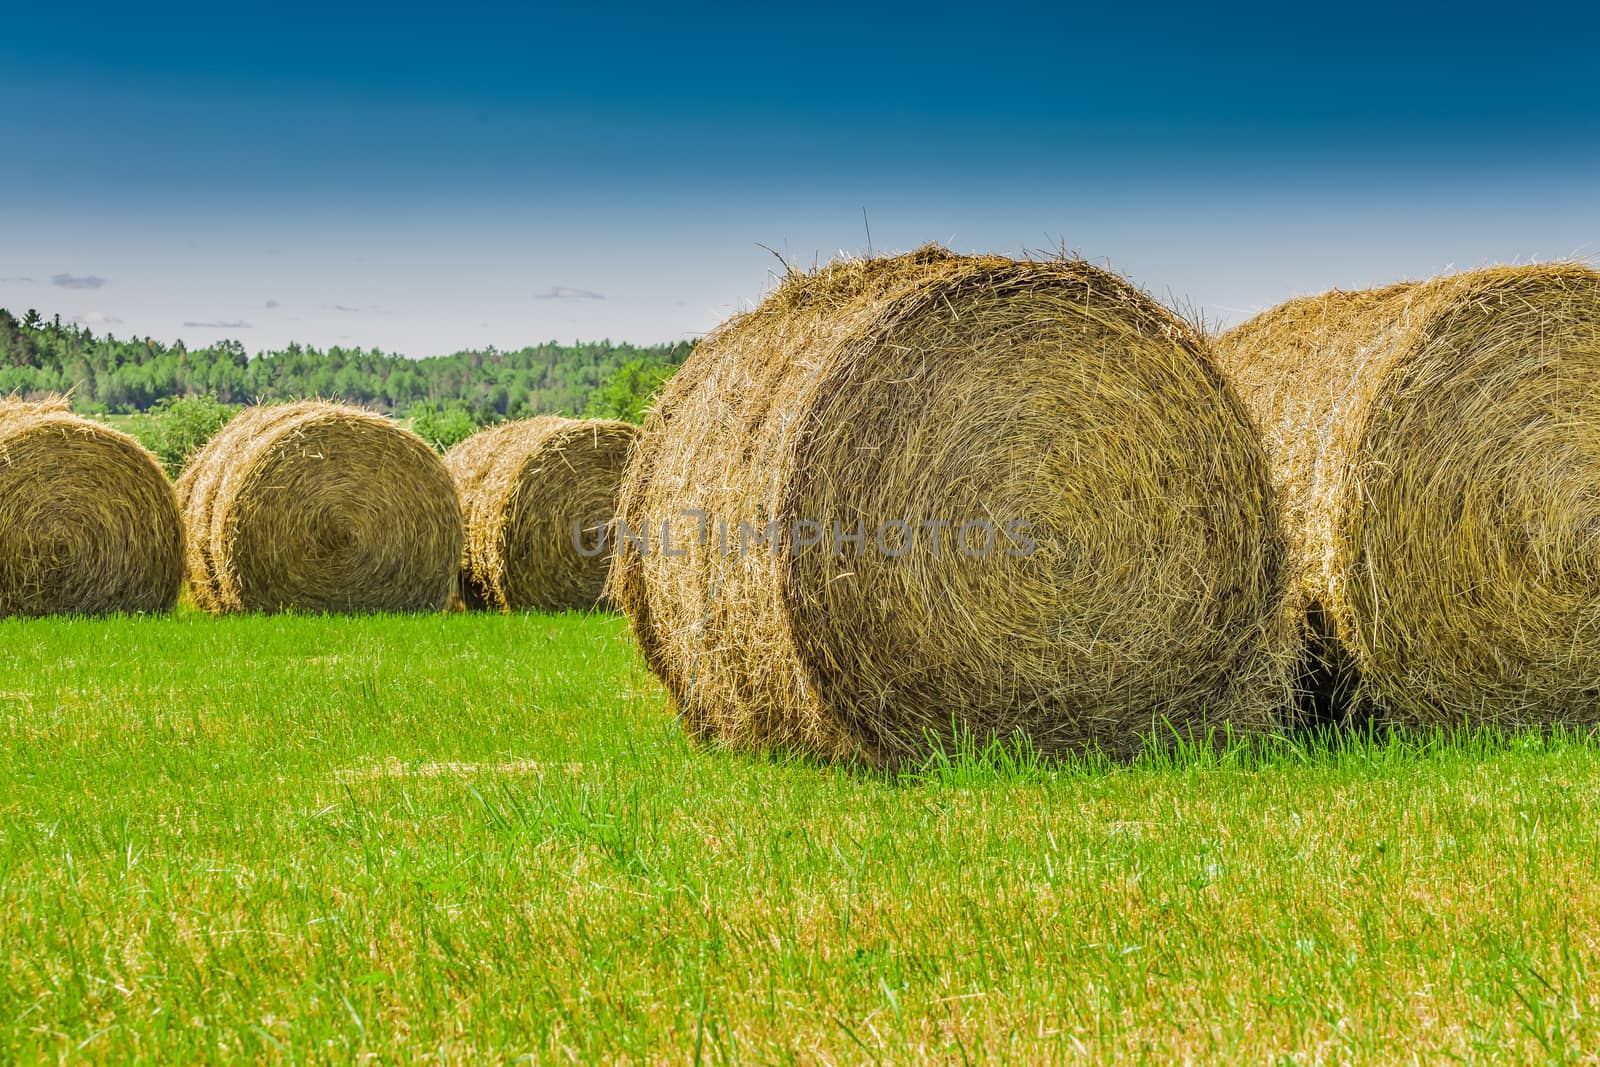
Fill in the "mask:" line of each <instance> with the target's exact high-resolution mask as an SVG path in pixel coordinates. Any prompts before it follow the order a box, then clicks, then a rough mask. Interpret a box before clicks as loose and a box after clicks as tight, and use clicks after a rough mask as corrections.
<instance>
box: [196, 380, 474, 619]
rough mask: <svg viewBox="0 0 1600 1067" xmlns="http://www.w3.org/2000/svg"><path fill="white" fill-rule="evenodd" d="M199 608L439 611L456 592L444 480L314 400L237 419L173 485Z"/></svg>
mask: <svg viewBox="0 0 1600 1067" xmlns="http://www.w3.org/2000/svg"><path fill="white" fill-rule="evenodd" d="M178 492H179V496H180V498H181V501H182V506H183V516H184V523H185V526H186V528H187V530H188V535H189V545H190V548H189V552H188V573H189V585H190V591H191V595H192V596H193V598H194V601H195V603H196V605H197V606H199V607H201V608H203V609H204V610H206V611H209V612H213V613H223V612H236V611H261V612H274V611H286V610H293V611H305V612H374V611H437V610H442V609H443V608H445V607H446V606H447V605H448V603H449V601H450V597H451V595H452V593H453V591H454V587H455V577H456V570H457V568H458V566H459V564H460V559H461V539H462V531H461V507H460V504H459V502H458V501H457V499H456V492H455V486H454V484H453V483H452V482H451V480H450V473H449V472H448V471H447V470H445V467H444V463H443V462H442V461H441V460H440V459H439V457H438V455H437V454H436V453H435V452H434V451H433V449H431V448H429V447H428V445H427V444H426V443H425V442H424V441H423V440H422V439H421V438H420V437H418V436H416V435H415V434H413V433H411V432H410V431H409V430H406V429H404V428H402V427H400V426H398V425H396V424H395V423H394V421H393V420H391V419H388V418H385V417H384V416H382V415H377V414H374V413H373V412H370V411H365V410H363V409H361V408H354V407H346V406H343V405H339V404H329V403H324V402H321V401H303V402H300V403H294V404H280V405H267V406H259V407H253V408H247V409H246V410H244V411H243V412H241V413H240V414H238V415H237V416H235V417H234V418H233V420H232V421H230V422H229V423H228V425H227V426H225V427H223V428H222V430H221V431H220V432H218V433H217V434H216V435H215V436H214V437H213V438H212V439H211V440H210V441H208V442H207V443H206V446H205V447H204V448H203V449H201V450H200V452H199V453H198V454H197V455H196V456H195V458H194V459H193V460H192V461H191V462H190V464H189V466H188V467H187V468H186V469H185V470H184V472H183V475H182V476H181V477H180V478H179V479H178Z"/></svg>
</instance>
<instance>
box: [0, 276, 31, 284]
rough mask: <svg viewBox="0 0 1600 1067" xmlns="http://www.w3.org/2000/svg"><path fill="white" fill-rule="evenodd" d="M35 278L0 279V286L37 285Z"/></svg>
mask: <svg viewBox="0 0 1600 1067" xmlns="http://www.w3.org/2000/svg"><path fill="white" fill-rule="evenodd" d="M38 284H39V280H38V279H37V278H20V277H19V278H0V285H38Z"/></svg>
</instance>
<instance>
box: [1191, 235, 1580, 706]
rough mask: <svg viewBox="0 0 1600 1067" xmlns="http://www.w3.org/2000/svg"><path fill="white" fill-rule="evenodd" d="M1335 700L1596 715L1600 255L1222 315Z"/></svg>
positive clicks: (1312, 663)
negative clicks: (1599, 268)
mask: <svg viewBox="0 0 1600 1067" xmlns="http://www.w3.org/2000/svg"><path fill="white" fill-rule="evenodd" d="M1218 349H1219V354H1220V358H1221V359H1222V360H1223V362H1224V364H1225V366H1226V368H1227V369H1228V371H1229V373H1230V375H1231V377H1232V378H1233V379H1234V381H1235V382H1236V383H1237V384H1238V386H1239V388H1240V390H1241V392H1242V395H1243V396H1244V397H1245V399H1246V401H1247V403H1248V404H1249V406H1250V407H1251V409H1252V411H1253V412H1254V414H1255V417H1256V419H1257V420H1258V422H1259V423H1260V425H1261V427H1262V429H1263V432H1264V435H1265V438H1266V442H1267V445H1268V448H1269V452H1270V454H1271V457H1272V463H1273V472H1274V479H1275V481H1276V482H1277V484H1278V486H1279V488H1280V490H1281V496H1282V500H1283V505H1284V509H1285V518H1286V521H1285V526H1286V530H1287V536H1288V537H1289V540H1290V544H1291V547H1292V555H1293V557H1294V560H1295V563H1294V572H1295V575H1296V580H1295V582H1294V583H1293V588H1294V590H1295V593H1294V595H1295V598H1296V609H1297V610H1298V611H1299V612H1301V613H1302V614H1303V615H1304V617H1305V618H1306V620H1307V623H1306V630H1307V635H1306V636H1307V640H1308V643H1309V645H1308V650H1307V651H1308V665H1309V667H1310V668H1315V669H1311V670H1308V677H1316V676H1317V675H1319V674H1320V675H1321V678H1320V681H1321V684H1323V685H1324V686H1327V687H1330V688H1331V689H1332V690H1333V691H1334V692H1335V693H1337V694H1338V695H1339V697H1340V699H1339V701H1338V704H1337V705H1336V706H1335V708H1333V709H1332V710H1333V711H1335V713H1339V714H1350V713H1351V711H1352V710H1359V711H1361V712H1362V713H1373V714H1375V715H1376V717H1377V718H1378V719H1379V720H1380V721H1384V722H1388V723H1392V724H1398V725H1409V726H1439V725H1456V724H1461V723H1463V722H1473V723H1495V724H1501V725H1508V726H1509V725H1518V724H1532V723H1537V724H1550V723H1574V724H1575V723H1595V722H1600V274H1597V273H1596V272H1595V271H1593V270H1591V269H1590V268H1588V267H1586V266H1582V265H1577V264H1555V265H1546V266H1528V267H1503V268H1494V269H1489V270H1479V271H1472V272H1469V273H1465V274H1458V275H1455V276H1452V277H1446V278H1441V279H1438V280H1435V281H1430V282H1423V283H1417V284H1408V285H1397V286H1394V287H1392V288H1387V289H1378V290H1374V291H1370V292H1353V293H1352V292H1337V291H1335V292H1331V293H1328V294H1326V295H1323V296H1315V297H1309V298H1305V299H1301V300H1294V301H1291V302H1290V303H1287V304H1284V305H1283V306H1281V307H1278V308H1276V309H1274V310H1271V311H1268V312H1266V313H1265V314H1263V315H1260V316H1257V317H1256V318H1254V319H1252V320H1250V321H1249V322H1247V323H1245V324H1244V325H1242V326H1240V327H1238V328H1237V329H1234V330H1232V331H1230V332H1229V333H1227V334H1226V335H1224V336H1223V337H1222V338H1221V339H1220V340H1219V343H1218Z"/></svg>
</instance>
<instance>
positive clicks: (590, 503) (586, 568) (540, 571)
mask: <svg viewBox="0 0 1600 1067" xmlns="http://www.w3.org/2000/svg"><path fill="white" fill-rule="evenodd" d="M638 432H639V431H638V427H636V426H634V425H632V424H630V423H626V422H616V421H612V420H609V419H567V418H561V417H560V416H555V415H547V416H543V417H540V418H535V419H525V420H522V421H519V422H508V423H504V424H502V425H500V426H495V427H492V428H490V429H487V430H483V431H481V432H479V433H476V434H473V435H472V436H471V437H469V438H467V439H466V440H465V441H462V442H461V443H460V444H458V445H456V446H455V447H454V448H452V449H451V450H450V452H449V454H448V455H446V456H445V466H447V467H449V468H450V473H451V475H452V476H453V477H454V478H455V480H456V489H457V491H458V492H459V493H460V495H461V512H462V516H463V519H464V520H465V522H466V548H465V552H464V554H463V556H462V564H461V591H462V597H463V599H464V600H465V602H466V604H467V606H468V607H476V608H483V607H487V608H491V609H493V610H495V611H520V610H524V609H527V608H540V609H542V610H545V611H566V610H583V609H587V608H592V607H594V606H595V605H596V604H597V603H598V602H599V601H600V597H601V593H602V592H603V591H604V589H605V583H606V573H607V571H608V570H609V569H610V555H611V553H610V551H609V550H608V549H607V548H606V546H605V537H606V531H607V529H608V527H609V525H610V523H611V518H612V514H613V513H614V512H615V510H616V506H617V488H618V486H619V485H620V484H621V482H622V471H623V468H624V467H625V466H626V465H627V462H628V450H629V448H630V447H631V446H632V444H633V440H634V438H635V437H636V436H637V435H638Z"/></svg>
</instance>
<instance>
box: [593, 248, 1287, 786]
mask: <svg viewBox="0 0 1600 1067" xmlns="http://www.w3.org/2000/svg"><path fill="white" fill-rule="evenodd" d="M685 509H693V510H694V511H696V512H704V513H705V515H706V516H707V520H706V524H705V525H699V524H700V519H699V517H698V515H694V516H690V517H687V518H686V517H685V516H684V511H685ZM741 520H745V521H749V522H751V523H753V524H756V525H758V526H759V525H760V524H764V523H767V522H769V521H776V522H777V524H778V525H777V526H776V527H775V528H774V531H775V532H774V540H775V541H776V543H777V545H778V548H777V550H776V551H773V552H768V551H754V552H740V551H738V550H737V549H736V548H735V547H734V546H733V544H732V539H731V535H730V537H729V539H728V541H727V543H726V544H724V543H722V542H723V538H722V537H721V535H720V531H721V529H722V528H723V524H727V528H728V529H730V530H731V529H734V528H735V524H736V523H737V522H739V521H741ZM1018 520H1020V521H1022V522H1024V523H1025V524H1026V529H1027V530H1028V531H1029V532H1030V533H1029V536H1031V538H1032V539H1033V540H1034V541H1035V543H1036V550H1035V551H1033V552H1032V553H1031V554H1025V546H1023V545H1021V543H1020V542H1018V541H1017V540H1016V539H1014V538H1012V539H1011V540H1010V543H1009V544H1007V545H1006V546H1005V547H1004V548H1003V549H1002V548H1001V547H999V546H996V547H994V548H992V549H991V550H990V551H989V552H988V553H987V554H982V555H980V556H971V555H968V554H967V550H968V549H970V548H972V547H974V546H972V545H971V544H970V541H969V543H968V544H966V545H965V546H957V538H958V536H959V534H958V530H959V528H960V527H961V525H962V524H963V523H966V522H982V521H990V522H991V523H992V526H991V528H993V526H1001V527H1004V526H1005V525H1006V524H1009V523H1011V522H1013V521H1018ZM804 521H810V522H816V523H820V524H830V523H833V522H838V523H839V530H838V533H839V534H840V535H841V536H838V537H835V536H833V533H834V532H833V530H832V529H828V530H827V531H826V533H827V536H828V540H827V541H826V542H824V543H823V544H821V545H820V546H813V547H811V548H804V547H803V544H804V542H806V541H809V540H810V539H811V536H812V534H813V533H814V532H815V531H813V530H812V529H811V528H810V527H808V526H803V525H799V523H802V522H804ZM858 521H859V522H861V524H862V527H861V528H862V530H863V531H869V532H868V534H867V536H868V539H869V540H868V541H867V542H866V543H864V544H863V545H862V546H861V547H860V548H859V549H858V548H857V546H856V545H855V544H854V543H853V542H850V541H849V540H848V537H849V535H850V534H851V533H853V532H854V530H855V523H856V522H858ZM901 521H903V522H908V523H911V524H916V528H915V529H914V530H913V531H910V532H909V534H908V535H909V536H910V537H911V538H912V539H913V543H912V544H911V550H910V551H907V552H903V553H902V554H901V555H899V556H897V557H896V556H893V555H892V553H894V552H897V551H901V550H903V549H904V548H906V546H907V541H906V540H905V539H904V538H902V537H900V536H899V535H900V533H901V531H900V530H899V528H898V527H894V526H893V524H894V523H896V522H901ZM663 522H666V523H668V524H669V530H668V532H669V533H670V535H671V539H672V544H671V545H670V546H668V545H664V544H662V542H661V539H660V533H661V529H660V527H661V524H662V523H663ZM940 522H946V523H950V524H951V525H950V526H948V527H946V528H945V529H944V531H943V540H942V544H941V545H935V544H934V543H933V542H934V539H935V536H936V534H937V532H938V531H939V527H938V523H940ZM697 525H698V526H699V529H698V530H697V529H696V527H697ZM885 530H889V531H891V532H890V535H889V540H890V541H892V542H893V544H889V543H885V544H884V545H883V546H881V547H880V546H879V545H878V544H876V543H874V542H875V540H876V535H877V534H880V533H884V532H885ZM617 531H618V534H619V535H620V536H623V537H626V536H627V535H628V534H629V533H630V532H631V533H633V534H634V535H636V536H637V535H638V534H639V533H640V532H641V531H648V533H649V536H650V539H651V541H650V544H649V545H648V546H647V547H648V551H637V550H633V549H631V548H630V546H629V545H628V544H626V543H619V545H618V552H619V555H618V557H617V559H616V560H615V562H614V564H613V590H614V596H615V598H616V599H617V600H618V601H619V603H620V604H621V606H622V607H623V608H624V610H626V611H627V613H628V615H629V617H630V619H631V621H632V625H633V628H634V632H635V633H636V634H637V636H638V638H639V641H640V642H641V644H642V646H643V648H644V651H645V654H646V657H647V660H648V662H649V663H650V665H651V667H652V668H653V669H654V670H655V671H656V672H657V673H658V674H659V675H661V677H662V678H663V679H664V680H665V682H666V684H667V687H668V689H669V691H670V692H671V694H672V696H673V698H674V700H675V702H676V704H677V706H678V709H679V711H680V714H681V717H682V718H683V720H684V722H685V723H686V725H687V726H688V728H689V729H690V730H691V731H692V732H694V733H695V734H697V735H698V736H700V737H703V738H707V739H715V740H716V741H718V742H720V743H723V744H726V745H730V746H736V747H745V748H775V749H787V750H800V751H807V752H812V753H817V754H821V755H824V756H828V757H846V758H863V759H865V760H867V761H869V762H872V763H874V764H877V765H880V766H890V765H894V764H896V763H898V762H901V761H903V760H905V759H907V758H916V757H918V756H920V755H922V754H924V753H925V752H927V750H928V747H929V738H930V736H931V737H933V738H946V739H948V738H949V737H950V736H951V734H952V730H954V731H955V732H956V733H958V734H959V733H965V734H968V735H969V736H974V737H977V738H979V739H982V738H987V737H993V736H999V737H1010V736H1011V735H1013V734H1014V733H1015V732H1018V731H1020V732H1021V733H1023V734H1025V735H1026V736H1027V737H1028V738H1029V739H1030V740H1031V741H1032V743H1033V744H1034V745H1035V746H1037V748H1038V749H1040V750H1042V751H1044V752H1047V753H1055V752H1063V751H1070V750H1077V749H1083V748H1087V747H1099V748H1101V749H1104V750H1109V751H1112V752H1127V751H1129V750H1130V749H1132V748H1134V747H1136V746H1137V745H1138V744H1140V738H1141V736H1145V735H1155V736H1157V737H1160V736H1170V734H1171V733H1172V732H1177V733H1180V734H1194V735H1201V736H1203V735H1204V734H1205V733H1206V732H1208V731H1210V730H1212V729H1214V728H1217V727H1220V726H1222V725H1223V724H1227V723H1231V724H1233V725H1234V726H1236V727H1238V728H1240V729H1245V730H1248V729H1251V728H1255V727H1262V726H1266V725H1268V724H1270V723H1271V722H1272V721H1273V718H1274V715H1275V711H1276V709H1277V708H1278V707H1280V706H1281V701H1282V700H1283V699H1284V698H1285V697H1286V696H1287V692H1288V688H1287V663H1286V660H1285V656H1284V642H1283V640H1282V637H1281V634H1280V629H1281V616H1280V614H1279V612H1280V610H1281V598H1282V589H1281V575H1282V568H1281V565H1280V563H1281V561H1280V553H1281V546H1280V543H1279V539H1278V537H1277V533H1276V527H1275V518H1274V513H1273V507H1272V502H1271V498H1270V492H1269V483H1268V477H1267V467H1266V458H1265V456H1264V454H1263V453H1262V451H1261V448H1260V445H1259V443H1258V442H1257V441H1256V440H1255V438H1254V436H1253V434H1252V432H1251V428H1250V425H1249V421H1248V418H1247V416H1246V413H1245V411H1244V409H1243V407H1242V406H1241V405H1240V404H1239V402H1238V400H1237V399H1236V398H1235V397H1234V396H1233V395H1232V394H1231V392H1230V391H1229V390H1228V389H1227V387H1226V386H1225V384H1224V382H1223V381H1222V379H1221V377H1220V375H1219V374H1218V373H1217V372H1216V371H1215V369H1214V368H1213V367H1212V365H1211V362H1210V357H1209V355H1208V354H1207V351H1206V349H1205V347H1204V345H1203V343H1202V342H1201V341H1200V339H1199V338H1198V337H1197V336H1196V335H1195V334H1194V332H1193V331H1192V330H1190V329H1189V328H1188V327H1187V326H1185V325H1184V324H1182V323H1181V322H1179V321H1178V320H1177V319H1175V318H1174V317H1173V316H1172V315H1171V314H1170V313H1168V312H1167V311H1166V310H1164V309H1163V308H1161V307H1160V306H1158V305H1157V304H1156V303H1155V302H1153V301H1152V300H1150V299H1149V298H1147V297H1146V296H1144V295H1143V294H1142V293H1140V292H1138V291H1137V290H1135V289H1134V288H1133V287H1132V286H1130V285H1129V284H1127V283H1126V282H1124V281H1122V280H1121V279H1119V278H1117V277H1116V276H1114V275H1112V274H1109V273H1107V272H1105V271H1102V270H1099V269H1096V268H1094V267H1092V266H1090V265H1088V264H1086V263H1082V262H1069V261H1056V262H1042V263H1041V262H1016V261H1012V260H1008V259H1001V258H996V257H971V258H969V257H963V256H957V255H953V254H951V253H949V252H946V251H944V250H942V249H938V248H932V247H930V248H926V249H923V250H920V251H918V252H915V253H912V254H909V255H905V256H899V257H895V258H883V259H868V260H850V261H844V262H839V263H835V264H833V265H831V266H829V267H826V268H823V269H822V270H820V271H818V272H817V273H815V274H812V275H809V276H803V277H801V276H794V277H791V278H789V279H788V280H787V281H785V282H784V283H783V285H781V286H780V287H779V288H778V290H777V291H776V292H775V293H774V294H773V295H772V296H771V297H770V298H769V299H768V300H766V301H765V302H764V303H763V304H762V305H761V306H760V307H759V308H757V309H756V310H755V311H753V312H751V313H749V314H746V315H741V316H739V317H737V318H735V319H733V320H731V321H730V322H728V323H726V324H724V325H723V326H722V327H721V328H719V329H718V330H717V331H715V332H714V333H713V334H712V335H711V336H710V337H708V338H707V339H706V340H704V341H702V342H701V343H700V344H699V345H698V346H697V347H696V349H695V352H694V354H693V355H692V356H691V357H690V359H689V360H688V362H687V363H686V364H685V365H684V367H683V368H682V369H681V370H680V371H679V372H678V374H677V375H676V376H675V377H674V378H673V379H672V381H671V382H669V384H668V386H667V389H666V391H665V393H664V395H663V397H662V399H661V401H660V403H659V404H658V406H657V408H656V412H655V414H654V415H652V417H651V419H650V421H649V422H648V423H647V424H646V427H645V430H644V434H643V435H642V437H641V438H640V442H639V444H638V445H637V446H636V447H635V450H634V458H633V460H632V462H631V463H630V466H629V469H628V474H627V476H626V478H625V480H624V485H623V492H622V497H621V502H620V505H619V509H618V526H617ZM707 531H711V532H707ZM701 532H707V533H706V536H705V537H703V538H702V537H700V536H699V534H700V533H701ZM979 539H980V542H981V533H980V538H979ZM976 547H977V548H980V549H981V547H982V545H981V543H980V544H978V545H977V546H976ZM885 548H887V549H888V551H885V550H884V549H885ZM669 549H670V550H669ZM678 552H683V553H685V554H684V555H683V556H681V557H680V556H678V555H675V554H673V553H678ZM1014 552H1015V553H1018V554H1014Z"/></svg>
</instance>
